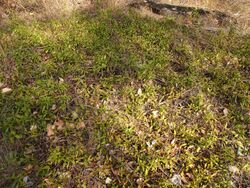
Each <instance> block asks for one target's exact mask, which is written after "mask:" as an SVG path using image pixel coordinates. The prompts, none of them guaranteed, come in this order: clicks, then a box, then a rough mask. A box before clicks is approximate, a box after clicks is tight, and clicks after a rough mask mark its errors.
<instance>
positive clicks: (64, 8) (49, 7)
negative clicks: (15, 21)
mask: <svg viewBox="0 0 250 188" xmlns="http://www.w3.org/2000/svg"><path fill="white" fill-rule="evenodd" d="M3 4H4V5H5V6H6V7H8V8H12V9H13V8H14V9H16V10H19V11H20V12H22V13H24V12H26V13H39V15H40V16H42V17H61V16H68V15H70V14H71V13H72V12H73V11H75V10H78V9H83V8H87V7H88V6H90V4H91V3H90V0H4V2H3Z"/></svg>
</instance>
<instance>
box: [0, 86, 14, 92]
mask: <svg viewBox="0 0 250 188" xmlns="http://www.w3.org/2000/svg"><path fill="white" fill-rule="evenodd" d="M11 91H12V89H11V88H8V87H6V88H3V89H2V93H9V92H11Z"/></svg>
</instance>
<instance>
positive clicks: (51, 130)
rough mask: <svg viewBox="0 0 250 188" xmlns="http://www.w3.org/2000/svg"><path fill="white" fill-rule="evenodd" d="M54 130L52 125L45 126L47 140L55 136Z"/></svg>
mask: <svg viewBox="0 0 250 188" xmlns="http://www.w3.org/2000/svg"><path fill="white" fill-rule="evenodd" d="M54 129H55V127H54V126H53V125H47V136H48V137H49V138H50V137H52V136H53V135H54V134H55V132H54Z"/></svg>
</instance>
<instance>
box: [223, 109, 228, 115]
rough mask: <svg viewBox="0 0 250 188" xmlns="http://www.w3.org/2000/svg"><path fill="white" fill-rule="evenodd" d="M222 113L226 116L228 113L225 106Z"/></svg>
mask: <svg viewBox="0 0 250 188" xmlns="http://www.w3.org/2000/svg"><path fill="white" fill-rule="evenodd" d="M223 114H224V115H225V116H227V115H228V109H227V108H224V110H223Z"/></svg>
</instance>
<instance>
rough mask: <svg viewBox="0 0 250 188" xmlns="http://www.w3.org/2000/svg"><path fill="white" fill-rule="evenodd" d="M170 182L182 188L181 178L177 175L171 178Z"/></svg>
mask: <svg viewBox="0 0 250 188" xmlns="http://www.w3.org/2000/svg"><path fill="white" fill-rule="evenodd" d="M171 182H172V183H173V184H174V185H176V186H180V187H182V186H183V185H182V182H181V176H180V175H179V174H175V175H174V176H173V177H172V178H171Z"/></svg>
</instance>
